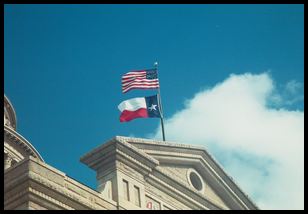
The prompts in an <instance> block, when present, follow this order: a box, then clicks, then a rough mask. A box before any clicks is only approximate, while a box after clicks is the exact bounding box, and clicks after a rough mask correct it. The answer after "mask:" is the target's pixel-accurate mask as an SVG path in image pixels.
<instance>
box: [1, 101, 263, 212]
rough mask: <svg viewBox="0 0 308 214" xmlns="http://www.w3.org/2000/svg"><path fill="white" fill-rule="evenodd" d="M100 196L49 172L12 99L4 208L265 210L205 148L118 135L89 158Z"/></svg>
mask: <svg viewBox="0 0 308 214" xmlns="http://www.w3.org/2000/svg"><path fill="white" fill-rule="evenodd" d="M80 161H81V162H82V163H84V164H86V165H87V166H88V167H90V168H91V169H93V170H95V171H96V178H97V181H98V182H97V183H98V187H97V190H93V189H91V188H89V187H87V186H86V185H84V184H82V183H80V182H78V181H76V180H74V179H73V178H70V177H68V176H67V175H66V174H65V173H64V172H61V171H59V170H58V169H56V168H54V167H52V166H50V165H48V164H47V163H46V162H45V161H44V159H43V158H42V157H41V155H40V154H39V152H38V151H36V149H35V148H34V147H33V146H32V145H31V143H30V142H28V141H27V140H26V139H25V138H24V137H23V136H22V135H20V134H19V133H18V132H17V131H16V114H15V111H14V108H13V106H12V104H11V103H10V101H9V99H8V98H7V97H6V96H4V209H6V210H12V209H31V210H45V209H48V210H49V209H51V210H53V209H55V210H58V209H63V210H74V209H81V210H86V209H89V210H100V209H102V210H125V209H135V210H137V209H154V210H161V209H162V210H170V209H171V210H183V209H184V210H191V209H193V210H200V209H201V210H203V209H205V210H208V209H209V210H211V209H236V210H241V209H258V207H257V206H256V205H255V204H254V203H253V202H252V200H251V199H249V198H248V196H247V195H246V194H245V193H244V192H243V191H242V190H241V189H240V188H239V187H238V186H237V185H236V183H235V182H234V181H233V180H232V179H231V178H230V177H229V176H228V175H227V174H226V172H225V171H224V170H223V168H222V167H221V166H219V165H218V163H217V162H216V161H215V160H214V159H213V158H212V157H211V155H210V154H209V153H208V152H207V151H206V150H205V149H204V148H201V147H196V146H191V145H184V144H178V143H172V142H163V141H156V140H148V139H141V138H130V137H121V136H116V137H114V138H112V139H111V140H109V141H107V142H106V143H104V144H102V145H101V146H99V147H97V148H95V149H93V150H92V151H90V152H89V153H87V154H85V155H84V156H83V157H81V159H80Z"/></svg>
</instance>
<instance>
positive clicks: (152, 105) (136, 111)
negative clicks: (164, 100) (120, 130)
mask: <svg viewBox="0 0 308 214" xmlns="http://www.w3.org/2000/svg"><path fill="white" fill-rule="evenodd" d="M118 108H119V110H120V111H121V115H120V122H128V121H131V120H133V119H136V118H149V117H161V113H160V110H159V105H158V98H157V95H154V96H149V97H137V98H133V99H129V100H125V101H123V102H121V103H120V104H119V106H118Z"/></svg>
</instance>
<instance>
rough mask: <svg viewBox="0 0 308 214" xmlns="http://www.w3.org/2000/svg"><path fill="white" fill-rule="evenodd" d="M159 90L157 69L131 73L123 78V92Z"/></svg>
mask: <svg viewBox="0 0 308 214" xmlns="http://www.w3.org/2000/svg"><path fill="white" fill-rule="evenodd" d="M153 88H159V82H158V78H157V70H156V69H148V70H140V71H130V72H128V73H126V74H124V75H123V76H122V92H123V93H126V92H128V91H130V90H131V89H153Z"/></svg>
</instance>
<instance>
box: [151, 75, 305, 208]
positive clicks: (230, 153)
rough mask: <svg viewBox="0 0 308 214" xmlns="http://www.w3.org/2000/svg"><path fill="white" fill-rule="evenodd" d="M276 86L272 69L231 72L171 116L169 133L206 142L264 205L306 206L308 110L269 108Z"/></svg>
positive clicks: (167, 125)
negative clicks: (307, 124)
mask: <svg viewBox="0 0 308 214" xmlns="http://www.w3.org/2000/svg"><path fill="white" fill-rule="evenodd" d="M298 87H299V86H298V84H297V83H296V82H293V83H290V84H289V85H287V88H289V90H291V91H296V90H297V89H298ZM293 89H294V90H293ZM273 91H277V90H276V89H275V86H274V84H273V80H272V79H271V77H270V76H269V74H268V73H262V74H259V75H253V74H249V73H246V74H243V75H231V76H230V77H229V78H228V79H226V80H225V81H223V82H222V83H220V84H217V85H216V86H214V87H213V88H211V89H206V90H204V91H201V92H199V93H197V94H196V95H195V96H194V97H193V98H192V99H190V100H187V101H186V102H185V108H184V109H183V110H181V111H179V112H177V113H175V114H174V115H173V116H172V117H171V118H167V120H165V132H166V138H167V140H171V141H177V142H182V143H186V144H199V145H202V146H204V147H205V148H206V149H208V151H209V152H210V153H212V154H213V156H214V157H215V158H216V159H217V160H218V161H219V162H220V163H221V164H222V165H223V167H224V168H225V170H226V171H227V172H228V173H229V175H231V176H232V177H233V178H234V179H235V180H236V181H237V183H238V184H239V186H240V187H241V188H242V189H243V190H244V192H246V193H248V195H250V196H251V198H252V199H253V200H254V201H255V202H256V203H257V205H258V206H259V207H260V208H261V209H303V208H304V112H302V111H290V110H286V109H284V108H280V109H277V108H276V109H273V108H270V107H268V106H269V105H268V103H269V102H271V101H272V99H273ZM275 93H276V95H277V92H275ZM274 95H275V94H274ZM278 95H279V94H278ZM279 97H280V99H282V97H281V96H279ZM154 135H155V136H156V138H160V136H161V131H160V127H158V128H157V131H156V133H155V134H154Z"/></svg>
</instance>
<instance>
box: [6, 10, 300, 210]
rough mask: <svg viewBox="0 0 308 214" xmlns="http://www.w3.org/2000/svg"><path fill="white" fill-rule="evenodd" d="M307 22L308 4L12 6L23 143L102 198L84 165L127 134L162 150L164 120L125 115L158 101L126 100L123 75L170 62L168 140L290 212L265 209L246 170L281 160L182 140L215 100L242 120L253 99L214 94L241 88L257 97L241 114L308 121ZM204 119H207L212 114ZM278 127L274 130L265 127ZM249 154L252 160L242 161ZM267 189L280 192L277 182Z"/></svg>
mask: <svg viewBox="0 0 308 214" xmlns="http://www.w3.org/2000/svg"><path fill="white" fill-rule="evenodd" d="M303 18H304V6H303V5H276V4H275V5H270V4H267V5H262V4H259V5H5V6H4V92H5V94H6V95H7V96H8V98H9V99H10V100H11V102H12V104H13V106H14V108H15V111H16V113H17V130H18V132H19V133H20V134H22V135H23V136H24V137H25V138H26V139H28V140H29V141H30V142H31V143H32V144H33V146H34V147H35V148H36V149H37V150H38V151H39V152H40V154H41V155H42V157H43V158H44V160H45V161H46V162H47V163H48V164H50V165H52V166H54V167H56V168H58V169H60V170H61V171H63V172H65V173H67V174H68V175H69V176H70V177H73V178H74V179H76V180H78V181H80V182H82V183H84V184H87V185H88V186H91V187H93V188H95V187H96V181H95V173H94V172H93V171H92V170H90V169H89V168H88V167H87V166H85V165H83V164H81V163H80V162H79V158H80V157H81V156H82V155H84V154H85V153H87V152H89V151H90V150H92V149H93V148H95V147H97V146H98V145H100V144H102V143H104V142H105V141H106V140H108V139H110V138H112V137H114V136H116V135H123V136H135V137H149V136H155V137H156V138H158V139H160V135H159V131H158V130H159V120H158V119H155V118H153V119H136V120H133V121H131V122H128V123H120V122H119V115H120V112H119V111H118V109H117V105H118V104H119V103H120V102H121V101H123V100H126V99H129V98H133V97H140V96H148V95H153V94H155V93H156V91H155V90H133V91H131V92H128V93H126V94H122V92H121V76H122V75H123V74H124V73H126V72H128V71H131V70H138V69H144V68H152V67H153V63H154V62H155V61H158V62H159V67H158V71H159V80H160V86H161V95H162V102H163V107H164V115H165V118H166V121H167V122H166V138H167V140H168V139H169V140H172V141H180V142H181V143H186V144H190V143H196V144H202V145H203V146H204V147H205V148H207V149H209V152H210V153H213V154H214V156H215V158H216V159H217V160H218V161H219V162H220V163H221V164H222V165H223V166H224V167H225V168H226V169H227V172H229V174H231V175H232V176H234V177H235V178H237V180H238V181H239V182H238V183H239V185H240V186H241V187H242V188H243V190H244V191H245V192H247V193H248V194H249V195H251V196H252V198H253V199H254V200H256V202H257V204H258V202H259V201H260V202H259V204H262V205H261V208H263V207H264V208H279V205H281V207H282V206H284V203H283V202H284V201H283V200H284V199H281V201H279V202H278V201H275V202H273V203H272V205H273V204H274V205H273V206H271V205H269V204H266V203H265V204H263V201H266V200H265V198H266V197H265V196H264V194H267V193H266V191H264V192H256V190H255V188H253V187H251V186H250V185H249V184H247V182H246V183H245V181H246V180H245V179H248V178H243V177H240V176H241V175H240V174H241V173H240V172H238V170H237V169H235V167H234V166H236V165H237V164H239V165H240V164H241V163H242V162H241V161H240V159H242V160H243V159H244V160H248V159H249V161H246V162H248V163H249V162H250V163H251V165H247V168H251V167H252V166H255V167H256V169H257V168H260V167H261V168H262V167H263V168H264V166H265V165H266V166H269V165H271V164H270V163H272V162H275V160H276V162H277V161H278V160H279V161H280V160H281V159H279V158H280V157H281V156H279V155H276V154H273V153H271V154H268V153H265V151H264V150H261V149H260V151H263V153H262V152H260V153H254V154H253V155H252V156H250V157H256V158H248V159H247V157H248V156H249V154H251V152H252V151H248V150H245V149H242V150H240V151H239V150H235V149H234V147H232V146H230V147H229V146H226V145H227V144H219V143H218V142H217V144H214V143H212V144H211V143H207V142H208V141H207V142H205V141H206V140H211V139H214V138H208V137H209V135H207V136H200V138H199V139H196V142H191V141H190V140H189V136H186V137H184V136H176V135H173V134H172V131H174V132H176V131H179V130H178V129H181V128H182V127H181V126H178V124H174V123H173V122H174V121H177V120H176V119H177V118H178V116H179V115H180V116H181V115H184V114H185V112H192V111H189V109H190V110H191V109H195V108H193V107H192V106H194V103H195V102H201V101H202V105H203V104H204V105H205V106H204V109H207V108H208V106H209V105H210V104H211V103H208V102H207V101H208V100H211V99H210V97H207V95H208V94H213V96H217V97H218V98H221V97H224V98H226V99H224V100H226V102H225V103H222V106H224V107H225V112H230V111H231V109H232V108H230V109H229V106H228V105H229V104H231V103H233V102H230V103H228V100H229V99H232V101H234V98H240V97H241V96H242V95H241V93H240V94H234V95H232V94H231V95H230V94H228V95H227V94H225V93H224V92H225V91H224V92H221V93H220V94H215V93H216V92H215V90H214V89H215V88H216V89H217V90H216V91H220V90H221V91H223V90H224V88H228V90H229V91H233V89H234V88H232V87H231V85H232V84H233V85H235V86H241V83H243V85H244V86H243V88H245V93H244V92H243V94H245V95H247V96H243V100H241V99H238V100H236V102H234V103H237V104H239V105H243V104H245V103H249V104H247V106H250V105H255V104H256V103H257V104H256V105H259V104H260V105H261V104H262V106H263V107H264V109H266V110H267V111H266V112H271V113H273V111H275V114H276V113H277V114H279V115H281V114H284V115H288V116H286V117H287V118H289V115H290V114H292V115H294V114H296V118H297V119H299V120H300V121H301V120H302V121H303V119H302V118H303V114H304V104H303V103H304V102H303V100H304V96H303V84H304V82H303V81H304V80H303V78H304V19H303ZM246 83H249V84H246ZM220 86H221V87H220ZM252 87H255V88H252ZM250 89H251V91H252V92H251V93H246V92H249V91H250ZM256 91H257V92H258V93H257V92H256ZM255 92H256V93H255ZM259 92H260V93H259ZM202 93H203V94H202ZM206 94H207V95H206ZM221 94H224V96H221ZM203 95H204V96H203ZM250 96H251V97H253V98H256V99H254V100H255V101H256V102H252V103H253V104H252V103H250V102H245V100H244V99H245V98H246V97H247V99H248V100H252V99H250ZM200 97H202V99H201V98H200ZM203 97H205V98H209V99H205V100H203ZM199 98H200V99H199ZM218 98H217V99H214V100H212V103H215V100H218ZM203 101H204V102H203ZM263 104H264V105H263ZM190 107H192V108H190ZM215 109H217V108H215ZM186 110H187V111H186ZM197 112H198V113H200V114H203V115H206V114H205V111H203V110H202V109H200V110H198V111H197ZM262 112H265V111H262ZM259 113H260V112H257V113H256V114H259ZM217 114H220V115H223V114H222V113H217ZM298 114H299V115H298ZM286 117H284V118H286ZM184 118H185V117H184ZM204 118H205V120H207V119H206V118H207V117H204ZM270 118H271V117H270ZM214 119H215V121H216V122H217V121H220V120H219V119H218V118H214ZM225 119H226V120H227V118H225ZM276 119H277V118H276ZM276 119H275V121H276ZM279 119H281V118H280V117H279ZM168 121H169V122H168ZM215 121H211V122H213V123H214V122H215ZM266 121H267V120H266ZM292 121H293V120H292ZM191 122H192V126H193V125H194V124H196V126H199V125H198V124H197V123H195V122H194V121H191ZM263 122H264V121H263ZM223 123H224V121H223V120H222V122H221V124H218V125H219V126H217V127H221V126H223ZM260 124H262V123H261V122H260ZM268 124H271V121H267V122H266V124H263V125H268ZM286 124H291V123H286ZM300 124H301V123H300ZM263 125H262V126H263ZM302 125H303V124H302ZM201 126H202V124H201ZM295 127H298V126H297V125H296V126H295ZM168 129H169V130H170V134H169V135H168ZM286 129H287V130H293V129H291V128H290V127H287V128H286ZM267 130H269V131H270V128H269V129H267ZM294 130H295V131H294V132H296V133H297V130H301V126H300V128H295V129H294ZM228 131H229V129H226V133H227V132H228ZM188 132H189V131H188ZM213 132H215V130H213ZM259 135H262V133H259ZM237 136H238V135H237ZM262 136H263V135H262ZM264 136H268V135H267V134H264ZM270 136H273V135H270ZM290 136H293V135H291V134H290ZM296 136H298V135H296ZM299 136H302V137H303V133H302V132H299ZM215 139H216V140H217V138H215ZM290 139H293V138H290ZM202 140H204V141H202ZM198 141H200V142H204V143H198ZM213 142H215V140H213ZM221 142H223V139H221ZM299 142H300V143H299V145H303V142H302V141H301V140H300V141H299ZM255 143H256V144H258V142H255ZM228 145H235V144H232V143H230V144H228ZM241 146H243V145H241ZM237 148H238V147H237ZM241 148H246V147H245V146H243V147H241ZM228 149H229V150H228ZM256 149H257V150H258V148H256ZM226 151H229V153H228V154H229V155H230V157H231V156H232V157H233V159H232V160H233V162H232V163H234V165H232V166H231V165H228V163H231V161H229V159H228V156H226V155H221V154H223V153H225V152H226ZM258 151H259V150H258ZM239 154H241V155H242V157H241V158H235V157H239ZM281 154H283V152H282V153H281ZM265 157H266V158H265ZM264 158H265V159H264ZM267 158H268V160H269V161H265V160H267ZM260 159H262V160H263V161H261V162H258V161H257V160H260ZM273 160H274V161H273ZM279 161H278V162H279ZM299 161H301V160H299ZM285 163H287V162H285ZM288 163H289V162H288ZM271 167H272V165H271ZM228 169H229V171H228ZM302 171H303V169H302ZM253 173H254V172H251V174H252V175H253ZM262 173H263V175H264V173H265V175H266V172H262ZM275 175H280V174H279V173H278V174H275ZM260 179H261V180H262V179H264V182H266V181H268V180H266V179H267V178H266V176H265V177H264V176H263V177H260ZM262 181H263V180H262ZM302 186H303V185H302ZM300 195H301V194H300ZM299 201H301V200H299ZM285 206H287V205H285ZM292 206H293V207H292ZM301 207H303V205H302V206H301V204H299V205H296V206H294V205H290V206H289V207H286V208H301Z"/></svg>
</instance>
